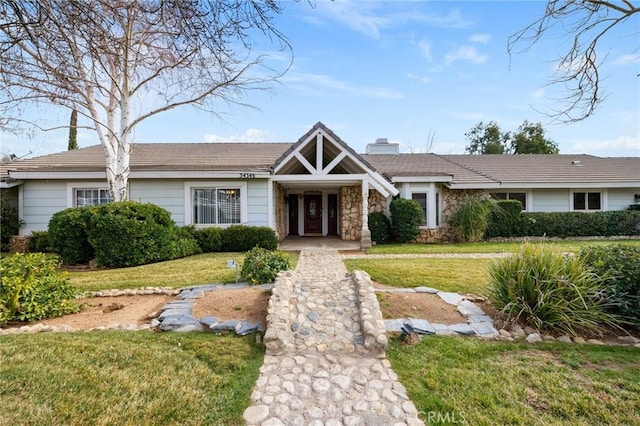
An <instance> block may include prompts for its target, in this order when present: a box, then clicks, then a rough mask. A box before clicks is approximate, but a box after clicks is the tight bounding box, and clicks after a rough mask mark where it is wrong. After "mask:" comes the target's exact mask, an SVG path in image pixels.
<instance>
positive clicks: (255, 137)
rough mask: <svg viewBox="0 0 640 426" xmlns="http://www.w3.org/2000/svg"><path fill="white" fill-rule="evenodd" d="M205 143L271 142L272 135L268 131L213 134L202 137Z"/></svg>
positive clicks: (251, 130)
mask: <svg viewBox="0 0 640 426" xmlns="http://www.w3.org/2000/svg"><path fill="white" fill-rule="evenodd" d="M204 140H205V142H273V140H274V135H273V132H271V131H270V130H263V129H247V130H245V131H244V133H235V134H233V135H230V136H220V135H216V134H213V133H207V134H205V135H204Z"/></svg>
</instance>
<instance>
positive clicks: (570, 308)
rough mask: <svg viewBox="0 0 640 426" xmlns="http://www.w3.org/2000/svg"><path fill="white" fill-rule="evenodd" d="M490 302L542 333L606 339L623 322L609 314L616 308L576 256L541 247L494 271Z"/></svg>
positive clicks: (525, 247)
mask: <svg viewBox="0 0 640 426" xmlns="http://www.w3.org/2000/svg"><path fill="white" fill-rule="evenodd" d="M489 275H490V277H491V286H490V299H491V301H492V303H493V304H494V305H495V306H496V307H497V308H498V309H500V310H501V311H502V313H503V314H504V315H505V316H506V321H507V322H520V323H522V324H523V325H529V326H531V327H533V328H535V329H538V330H549V331H555V332H559V333H568V334H572V335H575V334H576V333H577V332H587V333H602V332H603V331H605V330H606V328H607V327H613V326H619V324H620V322H621V319H620V318H619V317H618V316H616V315H614V314H611V313H610V312H608V311H607V309H608V308H609V307H610V305H611V304H612V303H613V299H612V298H611V297H610V296H608V295H607V294H606V293H605V292H604V291H603V287H602V283H601V280H600V279H599V278H598V276H597V275H595V274H594V273H593V272H592V271H591V270H590V269H589V268H587V267H586V266H585V265H584V264H583V262H582V260H581V259H580V258H579V257H577V256H563V255H562V254H560V253H554V252H553V251H551V250H549V249H547V248H545V247H544V246H542V245H540V244H523V245H522V247H521V248H520V251H519V252H518V253H514V254H512V255H511V256H509V257H507V258H504V259H500V260H496V261H494V263H493V264H491V265H490V267H489Z"/></svg>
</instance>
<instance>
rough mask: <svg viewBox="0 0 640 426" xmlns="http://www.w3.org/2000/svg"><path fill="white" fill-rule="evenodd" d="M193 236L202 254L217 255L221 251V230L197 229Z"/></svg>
mask: <svg viewBox="0 0 640 426" xmlns="http://www.w3.org/2000/svg"><path fill="white" fill-rule="evenodd" d="M194 235H195V237H196V241H197V242H198V245H199V246H200V249H201V250H202V252H203V253H217V252H219V251H221V250H222V229H221V228H216V227H211V228H202V229H197V230H196V231H195V234H194Z"/></svg>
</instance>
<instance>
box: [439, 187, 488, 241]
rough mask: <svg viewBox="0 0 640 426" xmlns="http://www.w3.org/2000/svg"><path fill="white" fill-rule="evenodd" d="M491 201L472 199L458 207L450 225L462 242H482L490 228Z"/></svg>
mask: <svg viewBox="0 0 640 426" xmlns="http://www.w3.org/2000/svg"><path fill="white" fill-rule="evenodd" d="M489 213H491V201H489V200H482V199H478V198H471V199H469V200H467V201H466V202H465V203H463V204H461V205H460V207H458V210H457V211H456V212H455V213H454V214H453V216H452V217H451V219H450V220H449V224H450V225H451V227H452V228H453V230H454V231H455V233H456V234H457V237H458V238H459V239H460V240H462V241H480V240H481V239H482V237H483V236H484V234H485V231H486V230H487V227H488V226H489Z"/></svg>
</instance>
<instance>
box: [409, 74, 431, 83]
mask: <svg viewBox="0 0 640 426" xmlns="http://www.w3.org/2000/svg"><path fill="white" fill-rule="evenodd" d="M407 77H409V78H410V79H411V80H415V81H417V82H419V83H422V84H429V83H431V78H430V77H421V76H419V75H415V74H411V73H409V74H407Z"/></svg>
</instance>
